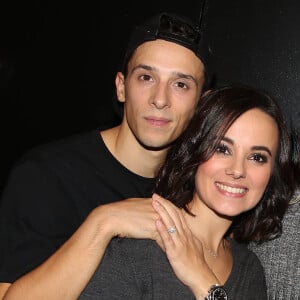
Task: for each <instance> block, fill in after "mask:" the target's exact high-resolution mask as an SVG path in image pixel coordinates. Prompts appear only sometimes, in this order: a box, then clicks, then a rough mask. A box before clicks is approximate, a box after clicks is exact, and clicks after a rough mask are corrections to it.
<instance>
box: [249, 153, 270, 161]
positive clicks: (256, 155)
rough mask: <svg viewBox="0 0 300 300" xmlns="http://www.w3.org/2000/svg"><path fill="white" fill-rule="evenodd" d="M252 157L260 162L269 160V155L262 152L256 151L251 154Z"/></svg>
mask: <svg viewBox="0 0 300 300" xmlns="http://www.w3.org/2000/svg"><path fill="white" fill-rule="evenodd" d="M251 159H252V160H254V161H256V162H258V163H266V162H267V161H268V159H267V157H266V156H265V155H263V154H260V153H254V154H253V155H252V156H251Z"/></svg>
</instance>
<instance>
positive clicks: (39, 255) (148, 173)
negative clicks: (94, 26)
mask: <svg viewBox="0 0 300 300" xmlns="http://www.w3.org/2000/svg"><path fill="white" fill-rule="evenodd" d="M205 55H206V47H205V46H204V44H203V40H202V39H201V36H200V34H199V31H198V28H197V25H195V24H193V22H191V21H190V20H188V19H186V18H184V17H181V16H177V15H175V14H166V13H162V14H159V15H157V16H155V17H153V18H151V19H150V20H148V21H147V22H146V23H144V24H143V25H141V26H139V27H137V28H136V29H135V30H134V32H133V34H132V38H131V40H130V41H129V46H128V49H127V51H126V54H125V59H124V70H123V72H118V73H117V75H116V78H115V85H116V94H117V97H118V100H119V101H120V102H121V103H123V104H124V114H123V119H122V122H121V124H120V125H119V126H117V127H114V128H111V129H108V130H105V131H101V132H99V130H94V131H91V132H88V133H86V134H82V135H78V136H75V137H70V138H68V139H65V140H61V141H59V142H55V143H52V144H49V145H45V146H41V147H38V148H36V149H33V150H32V151H30V152H29V153H27V154H26V155H25V156H24V157H23V158H22V159H21V160H20V161H19V162H18V163H17V164H16V166H15V168H14V169H13V170H12V172H11V174H10V177H9V180H8V183H7V186H6V188H5V190H4V193H3V197H2V200H1V203H0V220H1V221H0V222H1V225H0V240H1V246H0V247H1V248H0V282H1V283H0V296H1V297H0V298H1V299H31V300H32V299H55V300H58V299H63V300H67V299H76V298H78V296H79V295H80V293H81V291H82V290H83V289H84V287H85V286H86V284H87V283H88V282H89V280H90V278H91V276H92V275H93V273H94V271H95V270H96V268H97V266H98V264H99V262H100V261H101V259H102V256H103V253H104V251H105V248H106V246H107V244H108V243H109V241H110V240H111V238H112V237H114V236H117V235H118V236H126V237H135V238H152V239H156V240H158V242H159V238H158V235H156V234H155V232H156V230H155V222H154V221H155V219H156V218H157V214H156V213H155V212H154V211H153V209H152V206H151V201H152V200H151V199H147V200H141V199H137V197H138V198H142V197H151V194H152V185H153V181H154V180H153V179H154V177H155V174H156V171H157V169H158V168H159V167H160V166H161V165H162V163H163V162H164V158H165V155H166V151H167V149H168V148H169V146H170V145H171V144H172V143H173V142H174V141H175V140H176V139H177V138H178V136H179V135H180V134H181V132H182V131H183V130H184V129H185V127H186V126H187V123H188V122H189V120H190V118H191V117H192V115H193V113H194V109H195V106H196V104H197V102H198V100H199V98H200V95H201V94H202V92H203V85H204V82H205V67H204V64H205V62H206V58H205ZM127 198H132V199H128V200H123V199H127ZM119 200H123V201H119ZM117 201H119V202H117ZM108 203H109V204H108ZM103 204H106V205H103Z"/></svg>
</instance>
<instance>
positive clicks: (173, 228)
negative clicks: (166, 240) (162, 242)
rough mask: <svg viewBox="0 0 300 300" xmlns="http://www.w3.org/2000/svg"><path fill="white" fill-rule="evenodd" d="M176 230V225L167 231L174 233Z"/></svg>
mask: <svg viewBox="0 0 300 300" xmlns="http://www.w3.org/2000/svg"><path fill="white" fill-rule="evenodd" d="M176 231H177V229H176V227H170V228H169V229H168V233H175V232H176Z"/></svg>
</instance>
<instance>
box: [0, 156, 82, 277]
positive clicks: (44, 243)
mask: <svg viewBox="0 0 300 300" xmlns="http://www.w3.org/2000/svg"><path fill="white" fill-rule="evenodd" d="M63 198H65V199H66V198H67V195H66V194H65V191H64V188H63V185H62V184H61V183H60V181H59V179H58V178H57V177H56V176H55V173H54V172H52V171H51V170H50V168H47V167H45V166H44V165H43V163H42V162H40V161H39V160H33V159H32V160H30V159H28V160H22V161H20V162H19V163H18V164H17V165H16V166H15V167H14V169H13V170H12V171H11V174H10V176H9V178H8V182H7V185H6V188H5V189H4V191H3V194H2V198H1V201H0V241H1V243H0V282H14V281H15V280H16V279H17V278H19V277H20V276H22V275H23V274H25V273H27V272H29V271H31V270H32V269H34V268H35V267H37V266H38V265H39V264H41V263H42V262H43V261H45V260H46V259H47V258H48V257H49V256H50V255H51V254H53V252H55V251H56V250H57V248H58V247H59V246H60V245H61V244H62V243H63V242H64V241H65V240H66V239H67V238H68V237H69V235H70V234H71V233H72V232H74V230H75V229H76V228H74V225H73V224H74V222H73V221H72V218H71V217H70V218H68V217H66V216H68V215H72V214H68V211H71V210H72V208H71V207H70V206H69V204H68V201H62V199H63Z"/></svg>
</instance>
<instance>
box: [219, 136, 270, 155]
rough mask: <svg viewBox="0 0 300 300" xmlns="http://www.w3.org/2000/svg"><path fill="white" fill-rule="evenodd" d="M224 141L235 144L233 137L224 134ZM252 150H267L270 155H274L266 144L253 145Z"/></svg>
mask: <svg viewBox="0 0 300 300" xmlns="http://www.w3.org/2000/svg"><path fill="white" fill-rule="evenodd" d="M222 141H225V142H227V143H229V144H231V145H234V141H233V140H232V139H231V138H229V137H226V136H224V137H223V138H222ZM251 150H256V151H266V152H268V153H269V155H270V156H271V157H272V152H271V150H270V149H269V148H268V147H266V146H261V145H255V146H252V147H251Z"/></svg>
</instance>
